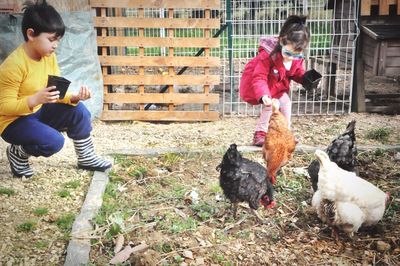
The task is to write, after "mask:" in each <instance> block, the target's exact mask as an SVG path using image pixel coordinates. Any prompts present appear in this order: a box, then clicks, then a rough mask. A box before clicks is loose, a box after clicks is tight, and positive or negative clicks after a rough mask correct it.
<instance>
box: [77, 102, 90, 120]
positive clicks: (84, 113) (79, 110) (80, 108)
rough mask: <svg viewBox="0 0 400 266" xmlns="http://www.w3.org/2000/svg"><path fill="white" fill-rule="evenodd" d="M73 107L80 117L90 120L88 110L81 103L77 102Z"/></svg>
mask: <svg viewBox="0 0 400 266" xmlns="http://www.w3.org/2000/svg"><path fill="white" fill-rule="evenodd" d="M75 108H76V111H75V112H76V113H77V114H79V115H80V116H81V119H86V120H88V121H90V117H91V115H90V112H89V110H88V109H87V108H86V106H85V105H84V104H83V103H81V102H80V103H78V105H77V106H76V107H75Z"/></svg>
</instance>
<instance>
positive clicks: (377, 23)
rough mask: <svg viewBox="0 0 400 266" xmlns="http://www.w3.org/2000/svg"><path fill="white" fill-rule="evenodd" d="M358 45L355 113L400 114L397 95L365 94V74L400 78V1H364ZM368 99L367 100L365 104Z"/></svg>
mask: <svg viewBox="0 0 400 266" xmlns="http://www.w3.org/2000/svg"><path fill="white" fill-rule="evenodd" d="M359 3H360V18H359V27H360V30H361V32H360V36H359V42H358V45H357V57H356V58H357V59H356V71H355V79H354V83H355V84H354V85H355V87H354V89H353V105H352V106H353V109H354V111H358V112H362V111H368V112H383V113H390V114H398V113H400V108H399V104H398V102H399V100H400V94H398V93H386V94H382V93H379V90H377V91H374V93H370V94H368V93H366V92H365V83H364V78H365V71H366V72H370V73H372V75H375V76H386V77H392V78H398V77H399V76H400V0H362V1H359ZM366 99H367V100H366ZM366 102H367V103H366Z"/></svg>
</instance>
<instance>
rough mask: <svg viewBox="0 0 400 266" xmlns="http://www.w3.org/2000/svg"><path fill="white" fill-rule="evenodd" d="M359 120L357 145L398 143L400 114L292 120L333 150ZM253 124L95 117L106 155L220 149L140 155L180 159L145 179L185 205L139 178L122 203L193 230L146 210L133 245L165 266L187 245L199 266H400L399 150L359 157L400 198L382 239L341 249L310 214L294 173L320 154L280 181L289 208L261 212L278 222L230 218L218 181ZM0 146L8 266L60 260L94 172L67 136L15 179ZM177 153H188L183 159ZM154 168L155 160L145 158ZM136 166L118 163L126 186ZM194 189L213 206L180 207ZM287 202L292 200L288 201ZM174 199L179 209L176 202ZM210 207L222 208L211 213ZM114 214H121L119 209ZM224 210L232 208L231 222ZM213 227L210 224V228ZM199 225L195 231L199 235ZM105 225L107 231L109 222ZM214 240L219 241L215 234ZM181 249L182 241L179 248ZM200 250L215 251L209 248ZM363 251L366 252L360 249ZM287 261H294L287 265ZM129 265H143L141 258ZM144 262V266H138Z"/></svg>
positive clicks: (1, 245)
mask: <svg viewBox="0 0 400 266" xmlns="http://www.w3.org/2000/svg"><path fill="white" fill-rule="evenodd" d="M351 119H356V120H357V124H356V134H357V143H358V145H359V146H363V145H377V146H381V145H383V144H385V145H399V144H400V140H399V134H398V133H399V132H400V116H381V115H377V114H355V113H352V114H349V115H345V116H328V117H326V116H313V117H294V118H293V130H294V131H295V134H296V135H297V136H298V138H299V139H300V143H301V144H302V145H312V146H320V147H326V146H327V145H328V144H329V142H330V141H331V140H332V139H333V138H335V137H336V136H337V135H338V134H339V133H341V132H342V131H343V130H344V128H345V126H346V124H347V123H348V122H349V121H350V120H351ZM255 122H256V120H255V119H254V118H223V119H221V120H219V121H216V122H204V123H147V122H123V123H103V122H100V121H94V130H93V139H94V143H95V147H96V150H97V151H98V153H99V154H103V155H105V154H118V153H121V152H124V151H125V152H126V151H130V153H135V152H140V151H143V150H148V149H154V148H158V149H165V148H184V149H186V150H188V151H190V150H198V149H204V150H210V149H212V150H218V151H219V152H214V153H212V154H209V155H207V154H204V155H202V157H201V158H196V157H192V158H188V159H177V161H175V160H174V159H173V158H174V157H173V156H172V159H171V158H169V159H168V158H167V159H165V158H164V157H163V158H164V159H162V158H161V159H160V158H157V157H150V158H153V159H146V158H147V157H138V158H139V159H137V160H145V159H146V160H150V162H153V164H154V163H155V162H157V161H160V162H161V163H162V162H163V160H164V161H165V160H166V161H171V162H176V164H175V163H174V164H173V165H172V166H171V167H172V168H171V169H172V170H171V169H170V170H168V167H167V168H166V169H167V170H165V165H158V166H157V165H154V166H151V167H150V166H149V167H148V168H146V169H148V171H149V173H151V174H147V176H148V177H157V176H158V177H161V176H165V175H167V176H168V177H171V178H178V181H176V180H174V179H172V180H170V182H171V184H177V188H180V189H181V190H179V189H177V191H176V193H177V194H176V195H175V197H177V198H178V199H176V200H177V201H175V200H173V201H166V200H165V199H161V200H160V202H158V204H156V205H151V204H150V203H152V202H153V201H155V202H157V197H159V195H158V194H157V191H158V190H160V191H164V190H161V189H160V186H161V188H163V187H166V188H167V190H165V193H167V192H168V193H172V192H173V191H175V190H174V186H172V187H171V184H169V183H168V181H166V182H167V183H163V182H161V183H159V182H158V181H157V180H159V178H155V181H154V182H151V183H154V184H152V186H153V187H151V188H149V187H148V186H147V185H143V184H137V183H136V180H134V179H133V180H131V181H129V182H128V183H129V184H131V185H132V187H130V186H128V187H129V188H132V191H130V190H128V191H126V190H123V191H124V192H125V193H123V194H121V196H120V197H119V199H121V200H122V199H123V198H125V197H126V196H127V195H128V196H129V195H131V196H133V197H134V198H133V199H130V200H131V201H129V200H128V202H131V203H132V204H131V207H130V208H131V209H130V210H131V211H132V210H135V204H137V203H138V201H137V200H138V199H139V200H140V199H146V202H147V203H149V202H150V203H149V204H147V203H146V205H145V206H146V207H151V208H152V209H154V210H156V209H163V208H172V211H173V213H175V214H174V215H173V217H172V218H171V219H172V220H173V218H174V217H175V216H176V213H180V212H179V211H181V212H183V214H182V213H180V214H181V215H183V216H184V217H187V218H191V219H190V221H192V222H193V224H192V225H190V224H189V225H185V226H188V227H187V228H188V229H187V231H182V232H179V231H178V232H179V233H176V232H170V231H169V230H170V229H169V228H168V226H170V225H171V224H168V223H164V225H163V223H162V222H163V221H161V220H157V219H158V218H157V219H156V218H154V217H156V216H154V214H151V213H150V214H146V215H149V217H150V218H149V217H148V220H141V221H138V220H135V219H136V218H137V217H140V218H141V217H142V216H143V213H146V212H147V211H146V210H145V209H143V210H140V212H139V213H140V214H141V215H142V216H135V217H134V218H132V219H133V220H132V224H133V225H138V223H139V225H140V226H138V228H139V229H138V230H135V231H132V232H133V233H132V234H128V233H127V234H126V238H127V241H129V240H130V241H133V243H134V244H137V243H138V241H146V243H147V244H149V245H153V246H151V248H150V249H149V251H148V252H150V253H148V252H146V253H145V254H147V255H146V256H149V257H154V258H157V263H164V262H166V263H167V264H168V263H170V264H180V263H182V261H183V260H182V261H181V258H180V257H182V256H183V253H182V252H183V249H185V248H186V249H187V250H188V251H190V252H192V256H193V259H190V258H186V261H187V262H186V263H188V264H190V265H195V263H197V265H201V264H202V262H204V264H206V265H209V264H212V263H214V264H217V265H232V264H244V265H250V264H253V262H256V263H257V264H258V263H265V264H274V263H276V264H285V263H286V262H287V263H289V262H290V263H292V262H293V263H294V262H296V260H297V264H300V265H305V264H308V263H311V262H312V263H323V264H326V263H328V264H329V263H331V264H336V262H338V260H339V262H342V261H343V262H346V263H349V264H353V262H354V263H355V264H362V263H364V261H367V262H368V263H370V264H374V263H378V262H379V263H378V264H388V265H390V264H392V265H394V264H396V263H394V264H393V263H392V262H397V263H398V258H399V255H398V254H399V250H398V248H397V246H398V244H399V243H398V239H397V237H398V234H389V232H398V231H396V230H398V229H399V227H398V226H399V217H398V209H396V208H397V207H398V198H399V195H398V191H399V190H398V187H399V183H398V180H399V176H398V173H399V172H400V169H399V163H398V161H395V160H394V157H395V153H393V152H389V153H385V152H383V153H382V155H379V154H378V155H379V156H378V155H376V156H377V157H374V154H367V153H361V154H362V155H363V154H364V155H365V156H366V157H365V158H366V160H367V161H366V163H365V167H366V168H365V169H366V170H365V172H367V171H370V172H371V173H373V175H372V176H373V177H372V179H371V180H372V181H373V182H375V181H376V182H377V183H380V182H381V181H382V182H384V183H382V186H384V187H385V186H386V187H387V188H388V189H390V190H391V191H393V192H394V193H392V194H394V200H395V201H394V202H395V204H396V205H395V206H396V207H394V208H392V209H391V214H390V215H389V216H386V218H385V220H384V221H383V222H382V223H381V224H380V228H381V229H380V230H381V231H379V232H380V233H381V232H382V230H383V232H385V233H384V235H383V236H382V237H380V236H378V235H376V234H375V233H371V235H370V233H361V234H360V235H359V236H358V237H357V238H356V241H355V242H351V241H348V240H345V241H344V242H343V243H341V244H334V242H333V241H332V239H331V238H330V235H329V233H328V231H326V229H324V226H323V225H322V224H321V223H320V222H319V221H318V219H317V218H316V216H315V215H313V214H310V213H309V211H310V210H309V208H308V207H309V206H308V205H309V200H310V197H311V194H310V193H311V192H310V188H309V183H308V181H307V180H306V178H304V176H301V175H299V174H296V173H295V171H294V170H293V169H294V168H299V167H300V168H302V167H303V168H304V167H305V166H307V164H308V163H309V161H310V159H311V158H312V155H307V154H303V153H299V154H298V156H295V158H296V159H295V160H294V161H293V164H292V163H291V164H290V166H289V168H288V171H287V172H288V177H287V178H288V179H287V180H289V179H290V178H291V176H294V178H293V182H292V181H291V182H289V184H290V186H287V185H286V183H287V182H286V180H284V179H282V178H281V179H280V180H281V181H282V183H279V184H278V187H277V197H278V199H279V200H278V201H279V202H280V204H281V205H279V207H278V208H276V209H274V210H268V211H263V212H264V214H265V216H267V217H269V218H270V219H271V224H270V226H264V225H263V226H259V225H258V224H257V223H256V220H254V219H253V217H252V216H251V215H248V214H246V213H247V212H246V211H245V209H243V210H242V211H241V214H240V216H239V218H238V219H237V220H232V219H231V218H230V216H229V215H228V214H229V204H228V203H227V202H225V201H223V200H221V201H216V200H215V197H216V195H217V193H218V185H217V184H218V181H217V177H218V176H217V172H216V171H215V167H216V164H217V163H219V160H220V159H221V157H222V154H223V151H224V150H226V148H227V147H228V146H229V144H231V143H236V144H238V145H240V146H243V145H250V143H251V138H252V134H253V130H254V125H255ZM382 128H383V129H385V130H384V131H385V132H387V139H386V140H376V139H371V138H370V137H369V134H370V132H374V130H377V129H378V131H379V129H382ZM0 145H1V150H2V153H1V156H2V157H1V161H0V178H1V185H0V210H1V211H0V264H4V265H14V264H18V265H21V264H23V265H60V264H62V263H63V261H64V259H65V250H66V245H67V243H68V240H69V232H70V231H69V230H70V226H71V224H72V221H73V217H74V216H75V215H76V214H78V213H79V209H80V207H81V204H82V202H83V200H84V197H85V193H86V191H87V187H88V184H89V182H90V179H91V173H89V172H86V171H81V170H77V169H76V167H75V164H76V159H75V154H74V151H73V146H72V143H71V141H70V140H68V139H66V143H65V147H64V148H63V150H62V151H61V152H60V153H58V154H56V155H54V156H52V157H50V158H32V160H31V163H32V167H33V168H34V170H35V172H36V175H35V176H34V177H33V178H32V179H29V180H20V179H15V178H12V177H11V173H10V170H9V166H8V162H7V159H6V155H5V150H6V144H5V143H4V142H2V143H1V144H0ZM249 156H250V157H251V158H253V159H254V160H257V161H259V162H260V163H262V159H261V154H260V153H254V154H249ZM178 157H182V155H179V156H178ZM385 158H386V159H385ZM121 162H122V163H121ZM147 164H149V163H148V162H147ZM138 165H141V163H140V162H137V163H136V162H134V163H133V164H131V166H128V167H126V166H124V164H123V160H122V159H121V160H120V161H119V159H118V157H116V164H115V170H114V177H115V178H116V180H118V179H121V178H122V181H121V182H124V181H123V180H125V178H127V177H126V175H127V173H129V169H131V170H132V169H133V170H132V171H133V174H131V176H130V177H132V176H135V175H136V174H135V173H137V171H138V170H137V169H136V167H137V166H138ZM145 165H146V163H145ZM186 166H187V167H186ZM129 167H130V168H129ZM140 169H142V170H140ZM140 169H139V172H140V171H143V168H140ZM118 176H120V177H118ZM161 180H163V179H161ZM167 180H168V178H167ZM290 180H292V179H290ZM156 181H157V182H156ZM125 182H126V180H125ZM186 183H187V185H186V186H183V188H182V184H186ZM122 184H123V183H122ZM210 184H213V185H210ZM119 185H121V184H119ZM206 185H208V186H206ZM192 186H193V187H195V188H198V189H199V191H202V190H203V189H204V191H205V192H206V193H205V194H204V198H202V199H203V200H205V202H206V203H207V204H205V203H204V202H203V203H204V204H202V205H201V206H200V207H198V206H197V207H196V206H190V205H189V206H188V205H184V204H183V202H182V201H179V199H182V192H188V191H189V190H190V189H191V188H192ZM205 186H206V187H205ZM210 187H211V188H210ZM117 191H118V190H117ZM289 192H291V194H290V193H289ZM297 192H298V193H297ZM141 193H142V194H141ZM152 193H153V194H152ZM287 193H289V194H287ZM396 193H397V194H396ZM286 194H287V195H286ZM122 195H123V196H122ZM201 197H203V195H202V196H201ZM285 198H288V199H289V200H288V201H286V200H285ZM128 199H129V197H128ZM171 202H172V203H173V204H172V205H173V206H171V204H170V203H171ZM118 204H119V203H118ZM121 204H122V205H124V203H123V201H121ZM122 205H121V206H122ZM303 205H304V206H303ZM207 206H209V207H210V208H214V209H218V210H209V209H207ZM112 208H114V209H118V207H115V206H114V207H112ZM196 208H200V210H203V208H204V209H205V210H203V211H202V212H205V213H206V214H207V213H208V216H209V218H207V219H208V220H207V219H206V220H202V219H205V218H204V217H202V218H199V217H198V216H197V214H196V212H198V211H199V210H198V209H196ZM175 209H177V210H178V211H176V210H175ZM196 210H197V211H196ZM225 210H228V212H227V213H228V214H227V215H226V216H225V214H224V213H225ZM169 211H171V209H169ZM130 213H131V212H130ZM131 214H132V213H131ZM206 214H205V215H206ZM165 215H166V212H164V211H161V216H160V217H161V218H162V217H164V216H165ZM208 216H207V215H206V216H205V217H208ZM143 217H144V216H143ZM161 218H160V219H161ZM154 219H155V220H154ZM106 221H107V220H106ZM210 221H211V224H209V222H210ZM240 221H241V222H240ZM157 222H159V224H158V225H157V226H162V225H163V226H165V227H157V226H155V227H151V226H154V223H157ZM164 222H165V221H164ZM239 222H240V223H239ZM236 223H238V224H236ZM132 224H131V225H132ZM150 225H151V226H150ZM103 226H104V225H103ZM148 226H150V227H148ZM171 226H172V225H171ZM192 226H193V227H195V228H196V230H194V231H193V227H192ZM229 226H233V228H232V229H229V230H225V228H226V227H229ZM271 226H272V229H271ZM104 228H108V227H107V226H105V227H104ZM185 228H186V227H185ZM158 229H160V230H158ZM177 230H178V229H177ZM185 230H186V229H185ZM203 230H204V231H203ZM165 232H166V233H165ZM150 233H151V234H150ZM147 234H149V235H148V238H147V237H146V238H145V237H144V235H147ZM160 234H161V235H160ZM215 234H218V235H219V236H218V237H217V236H215ZM206 236H207V237H206ZM101 237H103V236H101ZM165 237H166V238H165ZM210 237H211V238H210ZM153 238H154V239H153ZM209 238H210V239H209ZM231 238H233V240H232V241H230V239H231ZM152 239H153V240H152ZM157 239H158V240H159V241H158V240H157ZM160 239H162V240H160ZM99 240H100V241H104V243H103V244H102V242H99ZM164 240H165V241H167V242H166V246H164V245H163V243H164V242H163V241H164ZM217 240H218V241H219V242H218V241H217ZM378 240H382V241H383V244H382V243H381V244H379V245H384V246H386V244H388V245H389V246H390V248H388V249H386V250H384V251H378V250H377V249H376V245H377V241H378ZM195 241H197V243H195ZM203 241H204V242H203ZM271 241H272V242H271ZM209 242H210V243H211V245H210V243H209ZM111 243H112V242H111V237H110V236H109V238H108V239H107V238H104V239H102V238H97V239H94V240H93V250H94V251H93V252H98V253H93V254H98V256H99V261H101V262H100V263H95V264H96V265H103V262H105V261H106V260H108V259H110V257H112V253H110V251H111V250H112V249H111V247H112V244H111ZM178 243H180V244H179V245H178ZM315 243H317V249H319V251H320V252H321V253H316V250H315V248H314V244H315ZM125 244H127V243H125ZM160 244H161V246H160ZM227 244H228V247H229V248H228V247H227ZM169 245H172V246H169ZM202 247H207V248H204V249H202ZM366 248H367V249H366ZM210 249H211V250H212V251H213V252H212V254H213V255H212V254H211V253H210V252H211V251H210ZM363 249H366V250H365V251H363V252H362V250H363ZM354 250H358V251H357V252H359V253H357V254H358V255H354V254H353V251H354ZM222 251H223V252H222ZM152 252H156V253H152ZM190 252H185V256H189V257H190V255H189V254H190ZM221 252H222V253H221ZM226 252H227V253H226ZM207 254H208V255H210V254H211V255H212V256H213V258H211V257H209V256H207ZM274 254H275V255H276V254H280V255H279V256H281V257H275V255H274ZM302 254H310V256H311V257H314V258H315V260H314V259H313V260H310V258H311V257H308V259H307V260H304V261H301V260H299V258H301V257H302V256H303V255H302ZM318 254H323V255H318ZM332 254H335V256H333V257H330V255H332ZM339 254H341V255H339ZM153 255H154V256H153ZM211 255H210V256H211ZM272 255H273V256H272ZM177 256H178V257H177ZM271 256H272V257H271ZM283 258H285V259H286V261H285V260H284V261H280V260H281V259H283ZM153 262H154V261H153ZM130 263H132V265H135V264H134V262H130ZM230 263H231V264H230ZM136 265H140V263H139V264H136ZM148 265H153V264H152V263H150V264H148ZM183 265H184V264H183Z"/></svg>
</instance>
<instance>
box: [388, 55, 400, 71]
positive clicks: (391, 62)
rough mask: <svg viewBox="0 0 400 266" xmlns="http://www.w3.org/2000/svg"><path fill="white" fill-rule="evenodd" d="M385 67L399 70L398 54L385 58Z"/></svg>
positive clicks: (399, 59) (399, 57)
mask: <svg viewBox="0 0 400 266" xmlns="http://www.w3.org/2000/svg"><path fill="white" fill-rule="evenodd" d="M385 67H398V68H400V54H397V56H387V55H386V64H385Z"/></svg>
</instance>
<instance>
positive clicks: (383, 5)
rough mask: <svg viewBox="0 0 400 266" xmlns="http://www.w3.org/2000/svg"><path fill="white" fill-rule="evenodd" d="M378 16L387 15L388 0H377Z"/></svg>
mask: <svg viewBox="0 0 400 266" xmlns="http://www.w3.org/2000/svg"><path fill="white" fill-rule="evenodd" d="M379 15H389V3H388V0H379Z"/></svg>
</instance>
